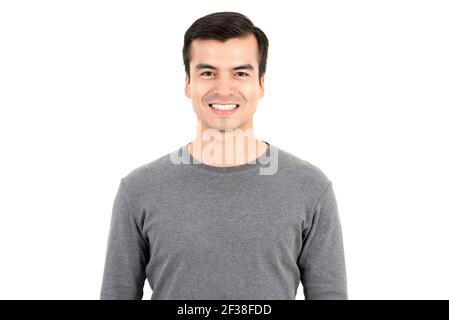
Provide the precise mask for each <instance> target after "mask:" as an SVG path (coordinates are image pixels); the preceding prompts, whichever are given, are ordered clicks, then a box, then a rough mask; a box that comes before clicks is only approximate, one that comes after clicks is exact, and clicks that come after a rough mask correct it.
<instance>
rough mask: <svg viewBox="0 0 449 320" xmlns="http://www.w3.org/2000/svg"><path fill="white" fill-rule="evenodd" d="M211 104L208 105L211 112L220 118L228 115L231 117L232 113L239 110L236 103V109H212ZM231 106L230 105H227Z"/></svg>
mask: <svg viewBox="0 0 449 320" xmlns="http://www.w3.org/2000/svg"><path fill="white" fill-rule="evenodd" d="M212 104H213V103H210V104H209V108H210V109H211V110H212V112H214V113H215V114H216V115H220V116H228V115H232V114H233V113H234V112H236V111H237V110H239V107H240V105H239V104H237V103H234V104H235V105H236V107H235V108H234V109H229V110H227V109H223V110H220V109H215V108H214V107H212ZM229 104H232V103H229Z"/></svg>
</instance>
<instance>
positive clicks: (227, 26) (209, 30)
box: [182, 11, 268, 83]
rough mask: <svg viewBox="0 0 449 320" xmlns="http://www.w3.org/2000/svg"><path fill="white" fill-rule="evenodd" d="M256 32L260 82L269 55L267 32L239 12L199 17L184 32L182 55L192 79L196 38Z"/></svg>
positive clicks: (216, 13) (214, 38)
mask: <svg viewBox="0 0 449 320" xmlns="http://www.w3.org/2000/svg"><path fill="white" fill-rule="evenodd" d="M250 34H254V36H255V37H256V39H257V44H258V48H259V51H258V62H259V83H260V80H261V78H262V76H263V75H264V74H265V70H266V65H267V56H268V38H267V36H266V35H265V33H264V32H263V31H262V30H261V29H259V28H258V27H256V26H254V24H253V23H252V22H251V20H249V19H248V18H247V17H246V16H245V15H243V14H241V13H238V12H228V11H225V12H215V13H211V14H208V15H206V16H204V17H201V18H199V19H197V20H196V21H195V22H194V23H193V24H192V25H191V26H190V27H189V29H187V31H186V33H185V34H184V47H183V48H182V57H183V60H184V68H185V72H186V73H187V76H188V79H189V81H190V60H191V45H192V41H193V40H195V39H203V40H209V39H211V40H218V41H221V42H225V41H226V40H228V39H232V38H238V37H245V36H247V35H250Z"/></svg>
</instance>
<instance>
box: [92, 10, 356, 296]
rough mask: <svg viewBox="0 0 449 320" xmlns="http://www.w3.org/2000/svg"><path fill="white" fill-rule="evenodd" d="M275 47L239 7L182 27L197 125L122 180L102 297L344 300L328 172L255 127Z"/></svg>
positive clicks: (188, 85) (336, 216)
mask: <svg viewBox="0 0 449 320" xmlns="http://www.w3.org/2000/svg"><path fill="white" fill-rule="evenodd" d="M267 53H268V39H267V37H266V35H265V34H264V33H263V32H262V30H260V29H259V28H257V27H255V26H254V25H253V23H252V22H251V21H250V20H249V19H248V18H247V17H246V16H244V15H242V14H240V13H236V12H217V13H212V14H209V15H207V16H204V17H202V18H200V19H198V20H196V21H195V22H194V23H193V24H192V25H191V26H190V28H189V29H188V30H187V31H186V33H185V36H184V47H183V59H184V64H185V71H186V79H185V81H186V83H185V95H186V96H187V97H188V98H190V99H191V101H192V106H193V109H194V112H195V113H196V115H197V123H196V125H197V135H196V137H195V139H193V141H191V142H189V143H186V144H183V145H182V146H181V147H179V148H177V149H176V150H173V151H172V152H169V153H167V154H166V155H164V156H162V157H160V158H158V159H156V160H153V161H151V162H149V163H147V164H144V165H142V166H140V167H138V168H136V169H134V170H132V171H130V172H129V173H128V174H127V175H126V176H124V177H123V178H122V179H121V181H120V185H119V187H118V191H117V195H116V197H115V201H114V205H113V210H112V218H111V224H110V230H109V236H108V244H107V251H106V259H105V266H104V274H103V282H102V287H101V294H100V299H142V296H143V286H144V283H145V280H148V282H149V285H150V287H151V289H152V290H153V294H152V296H151V299H153V300H155V299H186V300H191V299H207V300H211V299H212V300H216V299H222V300H230V299H233V300H234V299H241V300H247V299H295V296H296V293H297V288H298V286H299V283H300V282H301V283H302V285H303V288H304V295H305V298H306V299H308V300H310V299H347V283H346V268H345V259H344V249H343V237H342V229H341V225H340V219H339V213H338V209H337V202H336V199H335V195H334V191H333V185H332V182H331V180H329V179H328V178H327V176H326V175H325V174H324V173H323V171H322V170H320V169H319V168H318V167H316V166H314V165H312V164H311V163H309V162H307V161H305V160H303V159H300V158H298V157H297V156H295V155H293V154H291V153H288V152H287V151H285V150H283V149H281V148H279V147H277V146H275V145H273V144H270V143H268V142H266V141H260V140H258V139H257V138H256V137H255V135H254V132H253V115H254V113H255V111H256V107H257V102H258V100H259V99H260V98H261V97H262V96H263V94H264V76H265V67H266V60H267ZM158 138H162V137H158Z"/></svg>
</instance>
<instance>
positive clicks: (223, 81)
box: [212, 76, 237, 96]
mask: <svg viewBox="0 0 449 320" xmlns="http://www.w3.org/2000/svg"><path fill="white" fill-rule="evenodd" d="M212 91H213V94H214V95H218V96H226V95H234V94H235V93H236V91H237V89H236V88H235V82H234V79H232V77H229V76H220V77H218V78H217V79H216V80H215V85H214V88H213V90H212Z"/></svg>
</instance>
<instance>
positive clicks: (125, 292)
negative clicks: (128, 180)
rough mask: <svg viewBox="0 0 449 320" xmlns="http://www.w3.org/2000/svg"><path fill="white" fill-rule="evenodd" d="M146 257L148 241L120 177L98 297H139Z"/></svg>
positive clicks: (147, 254) (121, 298) (112, 298)
mask: <svg viewBox="0 0 449 320" xmlns="http://www.w3.org/2000/svg"><path fill="white" fill-rule="evenodd" d="M148 259H149V243H148V241H147V240H146V239H145V238H144V237H143V235H142V232H141V228H140V226H139V225H138V224H137V220H136V218H135V211H134V208H133V205H132V203H131V201H130V198H129V196H128V193H127V191H126V186H125V183H124V181H123V179H121V180H120V186H119V188H118V191H117V194H116V196H115V200H114V203H113V208H112V217H111V222H110V227H109V234H108V240H107V249H106V259H105V265H104V272H103V281H102V285H101V292H100V300H142V297H143V286H144V284H145V279H146V275H145V266H146V265H147V263H148Z"/></svg>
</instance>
